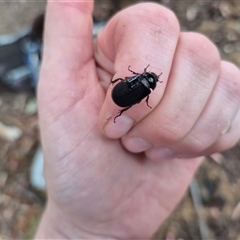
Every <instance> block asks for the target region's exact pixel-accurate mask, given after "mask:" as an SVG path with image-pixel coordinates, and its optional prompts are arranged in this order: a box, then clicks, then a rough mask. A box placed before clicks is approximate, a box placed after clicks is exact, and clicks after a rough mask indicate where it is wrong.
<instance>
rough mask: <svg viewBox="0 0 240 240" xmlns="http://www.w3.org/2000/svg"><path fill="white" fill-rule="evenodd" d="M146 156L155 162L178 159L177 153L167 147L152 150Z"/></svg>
mask: <svg viewBox="0 0 240 240" xmlns="http://www.w3.org/2000/svg"><path fill="white" fill-rule="evenodd" d="M146 155H147V157H149V158H150V159H151V160H154V161H161V160H168V159H171V158H174V157H176V155H175V153H174V152H173V151H172V150H170V149H169V148H166V147H156V148H151V149H149V151H147V152H146Z"/></svg>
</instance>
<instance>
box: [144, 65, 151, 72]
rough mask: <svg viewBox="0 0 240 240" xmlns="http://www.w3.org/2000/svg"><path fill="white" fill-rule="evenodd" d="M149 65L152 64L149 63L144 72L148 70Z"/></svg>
mask: <svg viewBox="0 0 240 240" xmlns="http://www.w3.org/2000/svg"><path fill="white" fill-rule="evenodd" d="M149 66H150V65H149V64H148V65H147V66H146V67H145V68H144V72H146V71H147V69H148V67H149Z"/></svg>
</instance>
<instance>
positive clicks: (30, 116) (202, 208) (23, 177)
mask: <svg viewBox="0 0 240 240" xmlns="http://www.w3.org/2000/svg"><path fill="white" fill-rule="evenodd" d="M136 2H139V1H129V0H128V1H126V0H115V1H110V0H109V1H96V4H95V11H94V19H96V20H106V19H108V18H109V17H110V16H111V15H112V14H114V13H115V12H116V11H117V10H119V9H121V8H123V7H126V6H128V5H129V4H132V3H136ZM156 2H157V1H156ZM158 2H161V4H163V5H165V6H167V7H168V8H170V9H172V10H173V11H174V12H175V13H176V15H177V16H178V18H179V20H180V23H181V29H182V30H183V31H197V32H200V33H203V34H205V35H207V36H208V37H209V38H210V39H211V40H212V41H213V42H214V43H215V44H216V45H217V46H218V48H219V51H220V54H221V56H222V58H223V59H225V60H229V61H232V62H234V63H235V64H236V65H238V66H240V27H239V26H240V2H239V1H238V0H231V1H210V0H204V1H203V0H202V1H192V0H188V1H174V0H163V1H158ZM0 6H1V7H0V16H1V24H0V35H3V34H9V33H14V32H16V31H19V30H20V29H22V28H25V27H29V26H31V24H32V22H33V19H35V17H36V16H37V15H38V14H39V13H41V12H43V11H44V7H45V2H44V1H31V2H30V1H16V0H15V1H11V0H9V1H1V3H0ZM0 54H1V53H0ZM29 102H36V97H35V94H34V92H22V93H12V92H10V91H8V90H7V89H5V88H3V87H0V122H1V123H3V124H5V125H8V126H14V127H16V128H17V129H18V130H20V132H19V133H21V136H20V138H19V139H16V140H12V141H10V140H4V139H3V138H0V160H1V161H0V239H20V238H25V239H28V238H31V237H32V236H33V234H34V232H35V229H36V226H37V224H38V221H39V218H40V215H41V213H42V211H43V209H44V205H45V202H46V197H45V194H44V193H42V192H39V191H37V190H35V189H34V188H33V187H32V186H31V184H30V181H29V167H30V166H31V161H32V157H33V154H34V152H35V151H36V149H37V146H38V145H39V129H38V117H37V111H30V112H29V111H26V106H27V105H28V104H29ZM239 158H240V144H237V145H236V146H235V147H234V148H233V149H231V150H229V151H226V152H224V153H218V154H215V155H213V156H212V158H208V159H206V161H205V162H204V163H203V165H202V166H201V167H200V169H199V171H198V172H197V174H196V176H195V179H194V182H193V183H192V185H191V188H189V190H188V191H187V192H186V194H185V197H184V199H183V200H182V201H181V203H180V204H179V206H178V207H177V208H176V209H175V211H174V212H173V213H172V215H171V216H170V217H169V219H168V220H167V221H166V222H165V224H164V225H163V226H162V227H161V228H160V229H159V230H158V231H157V232H156V234H155V235H154V236H153V239H167V240H174V239H179V240H180V239H224V240H225V239H240V191H239V189H240V178H239V176H240V171H239V169H240V161H239V160H240V159H239ZM196 190H199V194H197V193H196ZM194 199H195V200H194ZM196 199H197V200H198V201H197V202H199V203H196Z"/></svg>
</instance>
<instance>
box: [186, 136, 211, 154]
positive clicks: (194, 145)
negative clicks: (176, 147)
mask: <svg viewBox="0 0 240 240" xmlns="http://www.w3.org/2000/svg"><path fill="white" fill-rule="evenodd" d="M211 143H212V142H211ZM211 143H210V142H209V140H208V139H204V138H200V137H199V136H197V137H191V138H190V139H189V140H188V148H187V149H191V153H200V152H203V151H204V150H205V149H207V148H208V147H209V146H210V145H211Z"/></svg>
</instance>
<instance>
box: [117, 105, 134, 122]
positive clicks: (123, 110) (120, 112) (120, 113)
mask: <svg viewBox="0 0 240 240" xmlns="http://www.w3.org/2000/svg"><path fill="white" fill-rule="evenodd" d="M131 107H132V106H130V107H126V108H124V109H122V110H119V114H118V115H117V116H116V117H115V118H114V120H113V122H114V123H116V118H118V117H120V116H121V115H122V113H123V112H125V111H127V110H128V109H129V108H131Z"/></svg>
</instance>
